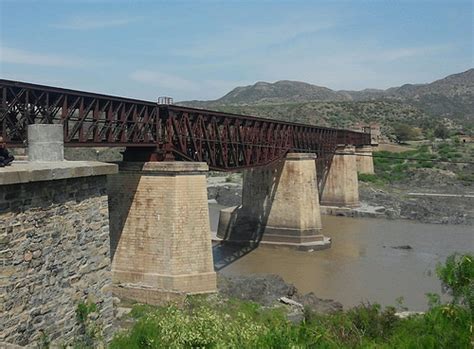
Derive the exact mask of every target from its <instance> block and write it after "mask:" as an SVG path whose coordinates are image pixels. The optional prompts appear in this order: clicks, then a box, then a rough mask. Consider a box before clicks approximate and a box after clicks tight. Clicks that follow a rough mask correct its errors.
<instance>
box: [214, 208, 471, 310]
mask: <svg viewBox="0 0 474 349" xmlns="http://www.w3.org/2000/svg"><path fill="white" fill-rule="evenodd" d="M219 209H220V207H219V206H218V205H210V215H211V226H212V227H213V229H214V230H215V229H216V228H217V220H218V211H219ZM323 227H324V229H323V233H324V234H325V235H327V236H330V237H331V238H332V239H333V244H332V247H331V248H330V249H327V250H324V251H318V252H312V253H309V252H300V251H293V250H289V249H276V248H262V247H259V248H257V249H250V248H248V249H246V250H245V249H239V248H236V247H233V248H232V247H225V248H223V247H216V246H215V247H214V258H215V259H214V260H215V264H216V269H217V270H219V271H220V272H221V273H224V274H248V273H275V274H279V275H281V276H282V277H283V278H284V279H285V280H286V281H288V282H291V283H293V284H295V286H296V287H297V288H298V289H300V290H301V291H302V292H310V291H314V292H315V293H316V294H317V295H318V296H319V297H323V298H333V299H336V300H338V301H340V302H341V303H343V304H344V306H351V305H356V304H358V303H360V302H361V301H370V302H379V303H381V304H383V305H393V304H395V299H397V298H398V297H403V298H404V300H405V305H406V306H407V307H409V308H410V309H412V310H423V309H426V307H427V302H426V297H425V294H426V293H427V292H438V293H439V292H440V289H441V288H440V283H439V281H438V279H437V277H436V275H435V273H434V272H433V271H434V269H435V267H436V264H437V263H438V262H443V261H444V260H445V259H446V257H447V256H448V255H449V254H451V253H453V252H456V251H458V252H469V251H471V252H472V251H473V250H474V234H473V231H472V227H469V226H446V225H433V224H419V223H414V222H409V221H388V220H383V219H361V218H345V217H332V216H323ZM400 245H410V246H411V247H412V249H411V250H404V249H394V248H392V247H393V246H400Z"/></svg>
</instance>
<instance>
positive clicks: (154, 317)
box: [110, 254, 474, 349]
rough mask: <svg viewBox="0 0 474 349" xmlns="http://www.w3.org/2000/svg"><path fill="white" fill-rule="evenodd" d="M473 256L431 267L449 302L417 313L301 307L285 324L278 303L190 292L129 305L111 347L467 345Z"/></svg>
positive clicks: (433, 302)
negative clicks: (176, 302)
mask: <svg viewBox="0 0 474 349" xmlns="http://www.w3.org/2000/svg"><path fill="white" fill-rule="evenodd" d="M472 261H473V256H472V255H470V254H466V255H453V256H450V257H449V258H448V259H447V261H446V263H445V264H444V265H440V266H438V268H437V273H438V275H439V277H440V279H441V280H442V282H443V283H444V284H445V286H446V287H447V289H449V290H450V291H451V292H452V295H453V302H451V303H448V304H440V301H439V296H437V295H429V298H430V301H431V308H430V310H429V311H428V312H426V313H425V314H424V315H415V316H411V317H409V318H405V319H399V318H398V317H397V316H395V308H394V307H387V308H385V309H382V307H381V306H380V305H378V304H361V305H360V306H358V307H355V308H352V309H350V310H348V311H345V312H343V311H340V312H337V313H334V314H330V315H322V314H316V313H313V312H311V311H309V310H308V309H305V320H304V321H303V322H302V323H301V324H292V323H290V322H289V321H287V319H286V317H285V313H284V311H283V310H282V308H262V307H260V306H259V305H257V304H255V303H252V302H244V301H237V300H227V301H225V302H224V301H222V300H219V301H218V302H214V303H212V302H210V301H208V300H206V299H205V298H200V297H191V298H189V299H188V302H187V305H186V306H185V307H184V308H182V309H181V308H177V307H176V306H173V305H171V306H167V307H159V308H153V307H149V306H141V305H137V306H135V307H134V308H133V310H132V312H131V313H130V314H131V316H132V317H134V318H136V319H137V322H136V323H135V325H134V326H133V328H132V329H130V330H127V331H124V332H121V333H119V334H117V335H116V336H115V337H114V339H113V341H112V342H111V344H110V348H112V349H113V348H117V349H118V348H120V349H121V348H130V349H138V348H197V347H199V348H334V349H335V348H472V342H471V341H472V335H473V333H472V320H473V314H472V303H471V302H472V294H473V293H472V283H473V279H474V270H473V268H474V267H473V264H472V263H473V262H472ZM465 305H468V306H469V307H471V308H469V307H467V306H465Z"/></svg>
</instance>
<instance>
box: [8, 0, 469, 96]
mask: <svg viewBox="0 0 474 349" xmlns="http://www.w3.org/2000/svg"><path fill="white" fill-rule="evenodd" d="M0 13H1V17H0V76H1V77H2V78H5V79H16V80H22V81H28V82H36V83H42V84H49V85H55V86H62V87H68V88H74V89H82V90H87V91H94V92H101V93H107V94H113V95H122V96H128V97H136V98H141V99H148V100H155V99H156V98H157V97H158V96H165V95H166V96H172V97H174V98H175V100H184V99H214V98H218V97H220V96H222V95H224V94H225V93H227V92H228V91H229V90H231V89H232V88H234V87H236V86H239V85H249V84H253V83H255V82H257V81H269V82H274V81H277V80H300V81H306V82H309V83H313V84H317V85H323V86H327V87H330V88H332V89H363V88H387V87H391V86H397V85H400V84H403V83H407V82H409V83H422V82H431V81H433V80H435V79H439V78H442V77H444V76H446V75H449V74H452V73H457V72H461V71H464V70H467V69H469V68H472V67H473V66H474V63H473V57H474V53H473V50H474V48H473V45H474V44H473V42H474V34H473V32H474V27H473V16H474V15H473V1H456V0H452V1H415V0H413V1H382V0H380V1H377V0H372V1H363V0H360V1H356V0H353V1H225V2H224V1H196V0H195V1H112V0H110V1H99V0H96V1H66V0H63V1H48V0H41V1H24V0H23V1H22V0H14V1H9V0H0Z"/></svg>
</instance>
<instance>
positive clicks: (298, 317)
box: [286, 307, 305, 325]
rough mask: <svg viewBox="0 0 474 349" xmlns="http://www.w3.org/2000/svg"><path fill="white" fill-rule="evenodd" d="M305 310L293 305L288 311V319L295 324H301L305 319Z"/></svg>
mask: <svg viewBox="0 0 474 349" xmlns="http://www.w3.org/2000/svg"><path fill="white" fill-rule="evenodd" d="M304 318H305V316H304V311H303V308H300V307H291V308H290V310H288V312H287V313H286V319H287V320H288V321H290V322H291V323H293V324H295V325H296V324H300V323H302V322H303V321H304Z"/></svg>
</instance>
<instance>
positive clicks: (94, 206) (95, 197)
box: [0, 165, 113, 346]
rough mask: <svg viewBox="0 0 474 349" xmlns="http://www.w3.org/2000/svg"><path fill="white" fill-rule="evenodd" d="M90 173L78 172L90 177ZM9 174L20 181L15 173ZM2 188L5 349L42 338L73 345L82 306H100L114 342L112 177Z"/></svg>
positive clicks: (0, 294) (0, 289)
mask: <svg viewBox="0 0 474 349" xmlns="http://www.w3.org/2000/svg"><path fill="white" fill-rule="evenodd" d="M107 166H108V165H107ZM12 167H14V166H12ZM69 167H71V166H70V165H69ZM90 168H91V166H90V165H89V166H84V167H83V168H82V169H78V171H79V170H81V171H82V172H83V173H82V176H84V175H85V174H84V173H85V172H87V171H90ZM6 171H9V173H10V175H11V176H10V177H9V178H13V176H14V168H13V169H12V168H9V169H6ZM25 173H26V174H27V175H28V176H31V177H34V176H36V177H38V178H39V177H41V176H42V174H41V173H39V172H38V174H36V175H35V174H34V172H32V171H29V172H25ZM58 173H59V172H58ZM60 173H61V174H66V172H64V170H62V172H60ZM0 175H1V176H3V177H2V178H6V175H7V174H6V173H3V174H2V173H0ZM59 177H60V176H59ZM18 178H22V176H21V174H19V175H18ZM7 182H8V181H7ZM19 182H21V180H19ZM0 184H4V185H1V186H0V275H1V276H0V343H1V342H6V343H14V344H19V345H35V344H36V343H38V341H39V339H40V337H41V336H42V333H44V334H45V336H47V337H48V338H49V339H50V340H52V341H53V343H54V342H56V343H58V344H60V343H66V342H68V341H69V340H71V339H72V338H73V337H74V336H75V335H76V334H77V330H78V323H77V320H76V314H75V311H76V308H77V305H78V304H79V303H80V302H81V301H91V302H94V303H96V304H97V306H98V307H97V308H98V320H97V322H98V323H99V324H101V325H102V326H103V329H104V333H105V336H107V334H108V333H110V330H111V322H112V318H113V308H112V295H111V291H110V284H111V271H110V255H109V254H110V252H109V223H108V199H107V192H106V175H97V176H92V177H75V178H67V179H59V180H47V181H33V182H32V181H30V182H28V183H17V184H5V180H3V181H2V183H0ZM0 346H1V344H0Z"/></svg>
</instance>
